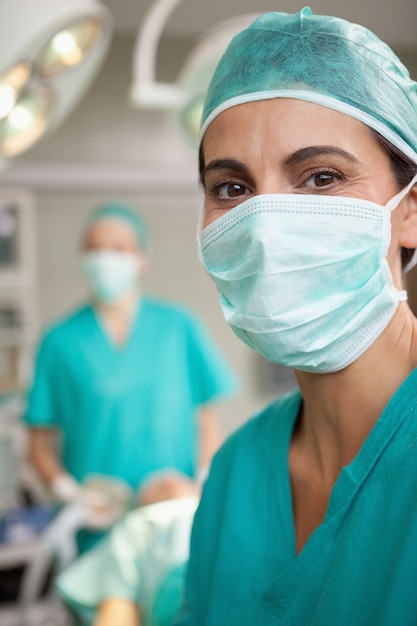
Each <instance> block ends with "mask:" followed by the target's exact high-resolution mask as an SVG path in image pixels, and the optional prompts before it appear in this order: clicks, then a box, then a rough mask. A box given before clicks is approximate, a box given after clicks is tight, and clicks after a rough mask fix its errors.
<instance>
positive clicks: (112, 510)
mask: <svg viewBox="0 0 417 626" xmlns="http://www.w3.org/2000/svg"><path fill="white" fill-rule="evenodd" d="M81 502H83V503H84V504H86V505H87V510H88V514H87V519H86V524H85V525H86V528H89V529H91V530H106V529H107V528H110V526H113V524H115V523H116V522H117V520H118V519H119V518H120V517H121V516H122V515H123V513H124V509H123V508H122V507H121V506H119V503H117V502H115V501H114V500H113V499H112V498H111V497H110V496H109V494H107V493H106V492H105V491H103V490H102V489H99V488H97V487H93V486H89V485H87V486H85V487H82V493H81Z"/></svg>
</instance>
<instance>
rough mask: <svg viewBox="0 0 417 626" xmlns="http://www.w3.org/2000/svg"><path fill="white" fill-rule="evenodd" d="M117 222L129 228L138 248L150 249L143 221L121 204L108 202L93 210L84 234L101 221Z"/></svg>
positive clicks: (130, 209) (134, 212) (133, 211)
mask: <svg viewBox="0 0 417 626" xmlns="http://www.w3.org/2000/svg"><path fill="white" fill-rule="evenodd" d="M110 219H111V220H118V221H122V222H124V223H125V224H126V225H127V226H129V227H130V229H131V230H132V232H133V234H134V235H135V238H136V241H137V244H138V246H139V248H141V249H142V250H144V251H149V249H150V239H149V231H148V227H147V225H146V222H145V220H144V219H143V218H142V216H141V215H139V214H138V213H137V212H136V211H135V210H134V209H132V208H131V207H130V206H129V205H127V204H123V203H121V202H110V203H108V204H103V205H101V206H99V207H97V208H96V209H94V210H93V211H92V212H91V213H90V215H89V216H88V217H87V221H86V224H85V228H84V232H87V231H88V230H89V229H90V228H91V227H92V226H94V225H95V224H97V222H101V221H102V220H110Z"/></svg>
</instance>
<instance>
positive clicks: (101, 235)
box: [24, 204, 235, 549]
mask: <svg viewBox="0 0 417 626" xmlns="http://www.w3.org/2000/svg"><path fill="white" fill-rule="evenodd" d="M81 263H82V269H83V272H84V275H85V277H86V279H87V281H88V284H89V286H90V290H91V295H92V298H91V302H89V303H88V304H86V305H83V306H82V307H81V308H79V309H78V310H77V311H75V312H73V313H71V314H69V315H68V316H67V317H65V319H62V320H60V321H58V322H57V323H56V324H54V325H53V327H52V328H49V329H48V330H47V331H46V333H45V334H44V337H43V338H42V341H41V343H40V347H39V352H38V355H37V360H36V367H35V375H34V380H33V385H32V388H31V390H30V393H29V398H28V405H27V410H26V413H25V415H24V420H25V422H26V424H27V426H28V428H29V448H28V449H29V457H30V460H31V461H32V463H33V465H34V467H35V468H36V470H37V471H38V473H39V475H40V476H41V477H42V479H43V480H44V481H45V483H46V484H47V485H48V486H49V488H50V490H51V492H52V494H53V495H54V497H55V498H56V499H57V500H58V501H60V502H62V503H72V502H78V501H83V502H87V504H91V505H92V515H91V519H90V525H91V526H92V527H93V528H94V527H98V528H100V527H106V526H107V525H110V524H111V523H112V522H114V515H112V513H114V511H112V510H110V508H109V507H108V506H107V504H109V503H108V502H106V497H105V496H106V489H105V488H104V487H105V486H106V485H105V481H104V482H103V477H104V479H106V477H107V478H108V479H112V480H113V481H116V485H117V481H118V482H119V483H120V485H121V486H123V485H126V486H128V487H129V488H130V489H131V490H134V491H136V490H138V489H139V488H140V494H139V498H140V500H139V504H149V503H151V502H155V501H159V500H164V499H167V498H171V497H178V496H185V495H193V494H196V493H198V491H199V480H200V478H201V477H202V476H203V475H204V474H205V473H206V470H207V467H208V464H209V462H210V459H211V456H212V454H213V452H214V450H215V449H216V448H217V446H218V444H219V442H220V429H219V424H218V421H217V414H216V410H215V408H214V406H213V403H215V401H216V400H218V399H219V398H221V397H222V396H224V395H225V394H229V393H231V392H232V391H234V390H235V378H234V376H233V374H232V372H231V371H230V369H229V367H228V365H227V364H226V362H225V361H224V359H223V357H222V355H221V354H220V353H219V351H218V350H217V348H216V347H215V345H214V344H213V341H212V339H211V338H210V337H209V335H208V334H207V331H206V330H205V328H204V326H203V325H202V324H201V322H200V321H199V320H198V319H197V318H196V317H195V316H194V315H193V314H192V313H191V312H189V311H188V310H186V309H185V308H184V307H182V306H180V305H177V304H173V303H167V302H162V301H159V300H155V299H153V298H150V297H147V296H146V295H145V294H144V292H143V286H142V285H143V278H144V276H145V274H146V271H147V269H148V264H149V237H148V232H147V230H146V226H145V224H144V222H143V220H142V219H141V217H139V216H138V215H137V214H136V213H135V212H134V211H133V210H131V209H130V208H129V207H126V206H124V205H119V204H110V205H105V206H103V207H99V208H98V209H96V210H95V211H94V212H93V213H92V214H91V215H90V217H89V219H88V222H87V224H86V227H85V229H84V233H83V238H82V245H81ZM57 433H58V434H59V435H60V436H61V446H60V448H57V447H56V445H55V444H56V437H55V435H56V434H57ZM97 476H98V478H99V481H97V480H94V479H95V477H97ZM100 480H101V485H102V488H100ZM145 482H146V488H145ZM89 483H90V484H89ZM86 484H87V485H88V484H89V486H88V487H86V486H85V485H86ZM109 484H112V486H113V487H114V484H113V483H109ZM133 504H134V505H135V506H136V505H137V500H136V499H135V501H134V503H133ZM93 505H94V506H93ZM93 537H94V535H92V536H90V537H89V538H88V540H87V539H86V538H85V537H84V540H83V541H81V549H84V548H85V547H87V546H88V545H89V544H90V543H91V541H92V538H93Z"/></svg>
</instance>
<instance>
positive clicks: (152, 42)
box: [130, 0, 184, 109]
mask: <svg viewBox="0 0 417 626" xmlns="http://www.w3.org/2000/svg"><path fill="white" fill-rule="evenodd" d="M180 2H182V0H154V1H153V2H152V4H151V7H150V9H149V11H148V13H147V14H146V15H145V18H144V20H143V23H142V26H141V28H140V29H139V32H138V35H137V38H136V42H135V47H134V52H133V84H132V86H131V89H130V99H131V101H132V104H133V105H135V106H138V107H140V108H156V109H172V108H176V107H179V106H181V104H182V103H183V101H184V94H183V92H182V90H181V89H180V88H179V87H177V86H176V85H174V84H170V83H158V82H157V81H156V57H157V52H158V45H159V41H160V38H161V34H162V31H163V29H164V27H165V25H166V23H167V21H168V18H169V16H170V15H171V14H172V12H173V11H174V9H175V8H176V7H177V6H178V5H179V4H180Z"/></svg>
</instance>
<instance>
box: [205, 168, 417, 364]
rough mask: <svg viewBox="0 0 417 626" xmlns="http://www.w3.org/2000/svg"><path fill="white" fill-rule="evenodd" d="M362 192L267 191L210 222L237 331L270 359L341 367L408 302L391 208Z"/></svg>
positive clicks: (208, 243) (225, 307) (208, 246)
mask: <svg viewBox="0 0 417 626" xmlns="http://www.w3.org/2000/svg"><path fill="white" fill-rule="evenodd" d="M416 181H417V176H416V177H415V179H414V180H413V181H412V182H411V183H410V185H408V186H407V187H406V188H405V189H404V190H403V191H402V192H400V193H399V194H397V195H396V196H395V197H394V198H392V200H391V201H390V202H389V203H388V204H387V205H386V206H380V205H378V204H376V203H373V202H369V201H367V200H361V199H358V198H345V197H339V196H320V197H318V196H316V195H303V194H291V195H283V194H271V195H258V196H254V197H253V198H250V199H249V200H247V201H246V202H243V203H242V204H240V205H239V206H237V207H236V208H235V209H233V210H231V211H229V212H228V213H227V214H225V215H224V216H222V217H221V218H219V219H218V220H217V221H215V222H214V223H212V224H210V225H209V226H207V227H206V228H205V229H204V230H203V231H202V233H201V235H200V239H199V253H200V258H201V261H202V263H203V265H204V267H205V268H206V270H207V272H208V273H209V274H210V276H211V277H212V279H213V280H214V282H215V284H216V285H217V288H218V291H219V294H220V306H221V308H222V311H223V315H224V317H225V319H226V321H227V322H228V323H229V325H230V326H231V328H232V329H233V331H234V332H235V334H236V335H237V336H238V337H239V338H240V339H242V340H243V341H244V342H245V343H246V344H247V345H249V346H250V347H251V348H254V349H255V350H256V351H257V352H259V353H260V354H262V355H263V356H264V357H265V358H266V359H268V360H270V361H272V362H275V363H280V364H282V365H287V366H289V367H292V368H295V369H299V370H305V371H314V372H334V371H337V370H340V369H342V368H344V367H346V366H347V365H349V364H350V363H352V362H353V361H355V360H356V359H357V358H358V357H359V356H361V354H363V353H364V352H365V350H367V348H369V346H371V345H372V344H373V343H374V341H375V340H376V339H377V337H378V336H379V335H380V334H381V333H382V331H383V330H384V329H385V328H386V326H387V324H388V323H389V321H390V320H391V319H392V317H393V315H394V313H395V311H396V309H397V307H398V303H399V301H401V300H405V299H406V297H407V296H406V293H405V292H404V291H398V290H397V289H396V288H395V287H394V285H393V280H392V275H391V271H390V268H389V265H388V262H387V260H386V255H387V251H388V248H389V244H390V239H391V211H393V210H394V209H395V208H396V206H397V205H398V204H399V202H400V201H401V199H402V198H403V197H404V196H405V195H406V194H407V193H408V191H409V190H410V188H411V187H412V185H413V184H415V182H416Z"/></svg>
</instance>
